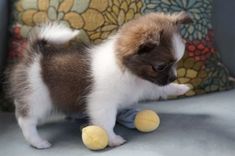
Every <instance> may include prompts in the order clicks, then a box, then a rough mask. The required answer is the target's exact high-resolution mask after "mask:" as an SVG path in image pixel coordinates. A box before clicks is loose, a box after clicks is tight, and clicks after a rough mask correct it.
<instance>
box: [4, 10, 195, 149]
mask: <svg viewBox="0 0 235 156" xmlns="http://www.w3.org/2000/svg"><path fill="white" fill-rule="evenodd" d="M190 22H192V20H191V18H190V17H189V16H188V15H187V14H186V13H184V12H181V13H176V14H172V15H170V14H162V13H150V14H147V15H145V16H142V17H139V18H137V19H134V20H132V21H130V22H128V23H126V24H124V25H123V26H122V27H121V28H120V30H119V31H118V32H117V33H116V35H114V36H112V37H110V38H109V39H108V40H107V41H105V42H103V43H101V44H100V45H96V46H92V47H89V48H88V47H83V46H81V45H72V46H64V45H65V44H66V43H68V42H69V41H70V40H71V39H73V38H74V37H75V36H76V35H78V34H79V31H73V30H71V29H69V28H67V27H65V26H63V25H61V24H56V23H49V24H45V25H43V26H40V27H36V28H35V30H34V32H32V33H31V34H30V37H29V40H28V47H27V48H26V49H25V52H24V56H23V58H22V59H21V60H20V61H19V62H18V63H17V64H16V65H15V66H14V67H13V68H12V69H11V72H10V73H9V75H8V77H9V79H8V80H9V95H11V97H12V99H13V100H14V103H15V107H16V117H17V121H18V123H19V126H20V127H21V129H22V132H23V135H24V137H25V139H26V140H27V141H28V142H29V143H30V144H31V145H32V146H34V147H36V148H39V149H42V148H48V147H50V146H51V144H50V143H49V142H47V141H46V140H43V139H42V138H41V137H40V136H39V134H38V131H37V128H36V126H37V124H38V121H39V120H41V119H43V118H45V117H47V116H48V115H49V114H50V112H51V111H53V110H55V109H56V110H59V111H61V112H65V113H72V112H85V113H87V115H88V117H89V119H90V123H91V124H94V125H98V126H100V127H102V128H104V129H105V130H106V132H107V133H108V136H109V145H110V146H118V145H121V144H123V143H124V142H125V140H124V139H123V138H122V137H121V136H119V135H116V134H115V132H114V131H113V128H114V125H115V121H116V114H117V111H118V110H120V109H123V108H126V107H129V106H130V105H132V104H135V103H137V102H138V101H140V100H144V99H148V100H151V99H153V100H155V99H158V98H166V97H167V96H172V95H182V94H184V93H186V92H187V91H188V90H189V87H187V86H186V85H184V84H176V83H172V82H173V81H175V80H176V76H177V75H176V63H177V62H178V61H179V60H180V59H181V58H182V56H183V55H184V50H185V43H184V42H183V40H182V38H181V36H180V34H179V26H180V25H181V24H187V23H190Z"/></svg>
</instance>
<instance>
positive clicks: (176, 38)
mask: <svg viewBox="0 0 235 156" xmlns="http://www.w3.org/2000/svg"><path fill="white" fill-rule="evenodd" d="M172 43H173V47H174V49H175V57H176V59H177V60H178V61H179V60H180V59H181V58H182V57H183V56H184V50H185V44H184V42H183V40H182V38H181V36H180V35H179V34H174V35H173V38H172Z"/></svg>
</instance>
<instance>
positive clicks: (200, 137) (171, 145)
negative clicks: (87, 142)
mask: <svg viewBox="0 0 235 156" xmlns="http://www.w3.org/2000/svg"><path fill="white" fill-rule="evenodd" d="M7 2H8V0H1V1H0V21H1V22H0V29H1V30H0V45H1V46H0V55H1V57H0V58H1V59H0V65H1V68H2V69H3V67H4V66H3V65H4V60H5V56H6V52H7V50H6V46H5V45H6V43H7V40H6V38H7V36H8V35H7V23H8V22H7V18H6V16H7V14H8V10H7V9H9V7H7V6H8V5H7ZM226 2H227V3H225V2H224V1H220V0H214V13H213V24H214V28H215V35H216V43H217V46H218V48H219V51H220V54H221V58H222V61H223V63H224V64H226V65H227V67H228V68H229V70H230V71H231V73H232V75H233V76H235V62H234V60H235V44H234V41H235V30H234V27H235V21H234V20H232V15H233V13H234V8H235V1H233V0H228V1H226ZM234 96H235V90H234V89H233V90H230V91H225V92H219V93H211V94H207V95H202V96H195V97H191V98H185V99H178V100H169V101H161V102H147V103H141V104H139V105H138V106H137V107H140V108H145V109H146V108H149V109H153V110H156V111H157V112H158V113H159V116H160V118H161V124H160V127H159V128H158V129H157V130H156V131H154V132H152V133H146V134H143V133H140V132H138V131H136V130H131V129H126V128H124V127H122V126H120V125H117V126H116V129H115V130H116V131H117V133H119V134H121V135H123V136H124V137H125V138H126V139H127V140H128V142H127V143H126V144H125V145H123V146H120V147H117V148H113V149H110V148H108V149H106V150H104V151H99V152H93V151H90V150H88V149H86V148H85V146H84V145H83V144H82V141H81V131H80V125H79V124H78V123H76V122H69V121H64V120H59V121H56V122H50V123H47V124H45V125H42V126H40V127H39V129H40V131H39V132H40V133H42V136H43V137H45V138H48V140H49V141H50V142H51V143H53V145H54V146H52V148H50V149H47V150H36V149H34V148H31V147H29V146H28V144H27V143H26V142H25V140H24V138H23V136H22V134H21V131H20V129H19V127H18V126H17V124H16V120H15V117H14V114H13V113H0V138H1V139H0V153H1V154H0V155H2V156H16V155H24V156H37V155H38V156H39V155H50V156H53V155H56V156H62V155H80V156H81V155H102V156H103V155H104V156H105V155H107V156H110V155H113V156H114V155H138V156H140V155H149V156H172V155H175V156H176V155H181V156H182V155H190V156H198V155H200V156H221V155H223V156H234V154H235V148H234V147H235V124H234V120H235V102H234V100H235V98H234Z"/></svg>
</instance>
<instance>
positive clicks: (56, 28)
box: [29, 22, 79, 48]
mask: <svg viewBox="0 0 235 156" xmlns="http://www.w3.org/2000/svg"><path fill="white" fill-rule="evenodd" d="M78 34H79V31H78V30H72V29H70V28H69V27H67V26H65V25H63V24H59V23H56V22H52V23H47V24H44V25H41V26H38V27H35V28H34V29H33V30H32V31H31V33H30V34H29V44H30V46H32V47H34V48H35V46H39V45H42V44H45V43H50V44H58V45H59V44H64V43H66V42H69V41H70V40H71V39H73V38H74V37H76V36H77V35H78Z"/></svg>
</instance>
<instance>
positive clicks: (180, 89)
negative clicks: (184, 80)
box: [176, 84, 190, 96]
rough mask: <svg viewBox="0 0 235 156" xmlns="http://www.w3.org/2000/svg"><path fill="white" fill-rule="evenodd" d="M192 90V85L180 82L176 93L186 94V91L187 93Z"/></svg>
mask: <svg viewBox="0 0 235 156" xmlns="http://www.w3.org/2000/svg"><path fill="white" fill-rule="evenodd" d="M189 90H190V87H189V86H188V85H185V84H178V85H177V90H176V95H177V96H179V95H184V94H185V93H187V92H188V91H189Z"/></svg>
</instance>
